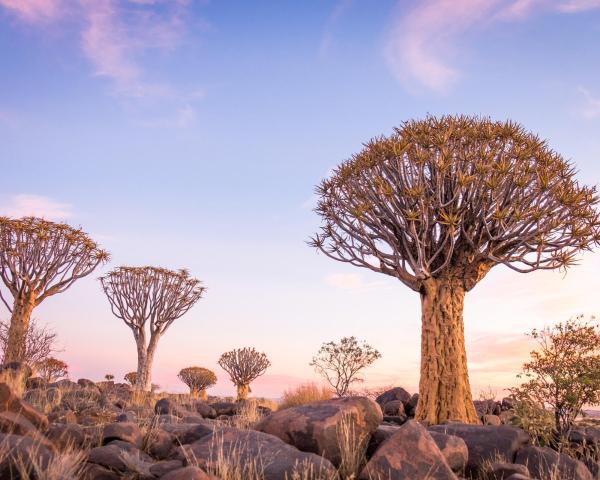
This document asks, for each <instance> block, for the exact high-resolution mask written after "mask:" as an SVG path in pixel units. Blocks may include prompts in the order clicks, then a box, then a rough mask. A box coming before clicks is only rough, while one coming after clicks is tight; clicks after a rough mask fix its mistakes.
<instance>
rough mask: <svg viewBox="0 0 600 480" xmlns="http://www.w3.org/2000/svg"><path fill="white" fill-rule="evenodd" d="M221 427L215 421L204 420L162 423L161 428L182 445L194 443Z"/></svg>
mask: <svg viewBox="0 0 600 480" xmlns="http://www.w3.org/2000/svg"><path fill="white" fill-rule="evenodd" d="M219 428H220V426H219V425H216V424H215V423H213V422H211V421H209V420H204V422H203V423H178V424H170V425H162V427H161V429H162V430H163V431H165V432H168V433H169V434H171V435H172V436H173V439H174V442H175V443H180V444H182V445H185V444H188V443H193V442H195V441H197V440H200V439H201V438H203V437H205V436H207V435H210V434H211V433H213V432H214V431H215V430H218V429H219Z"/></svg>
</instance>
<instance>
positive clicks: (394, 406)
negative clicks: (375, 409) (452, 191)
mask: <svg viewBox="0 0 600 480" xmlns="http://www.w3.org/2000/svg"><path fill="white" fill-rule="evenodd" d="M381 409H382V410H383V414H384V415H386V416H388V415H389V416H403V415H404V403H402V400H392V401H391V402H387V403H385V404H384V405H383V406H382V407H381Z"/></svg>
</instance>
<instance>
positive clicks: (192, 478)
mask: <svg viewBox="0 0 600 480" xmlns="http://www.w3.org/2000/svg"><path fill="white" fill-rule="evenodd" d="M160 478H161V480H210V478H211V477H210V476H209V475H208V474H207V473H206V472H205V471H204V470H202V469H200V468H198V467H183V468H178V469H177V470H171V471H170V472H169V473H167V474H166V475H163V476H162V477H160Z"/></svg>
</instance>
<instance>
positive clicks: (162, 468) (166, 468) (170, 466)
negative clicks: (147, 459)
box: [150, 460, 183, 478]
mask: <svg viewBox="0 0 600 480" xmlns="http://www.w3.org/2000/svg"><path fill="white" fill-rule="evenodd" d="M181 467H183V463H182V462H181V460H165V461H163V462H157V463H155V464H154V465H152V466H151V467H150V473H151V474H152V475H154V476H155V477H159V478H160V477H162V476H163V475H166V474H167V473H169V472H171V471H173V470H177V469H178V468H181Z"/></svg>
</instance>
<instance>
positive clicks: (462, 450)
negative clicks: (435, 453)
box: [429, 431, 469, 474]
mask: <svg viewBox="0 0 600 480" xmlns="http://www.w3.org/2000/svg"><path fill="white" fill-rule="evenodd" d="M429 434H430V435H431V438H433V441H434V442H435V443H436V445H437V446H438V448H439V449H440V451H441V452H442V455H443V456H444V458H445V459H446V461H447V462H448V465H450V468H451V469H452V471H453V472H456V473H461V474H462V473H463V472H464V471H465V468H466V466H467V460H468V459H469V449H468V448H467V444H466V443H465V441H464V440H463V439H462V438H460V437H457V436H455V435H447V434H445V433H440V432H433V431H431V432H429Z"/></svg>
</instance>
